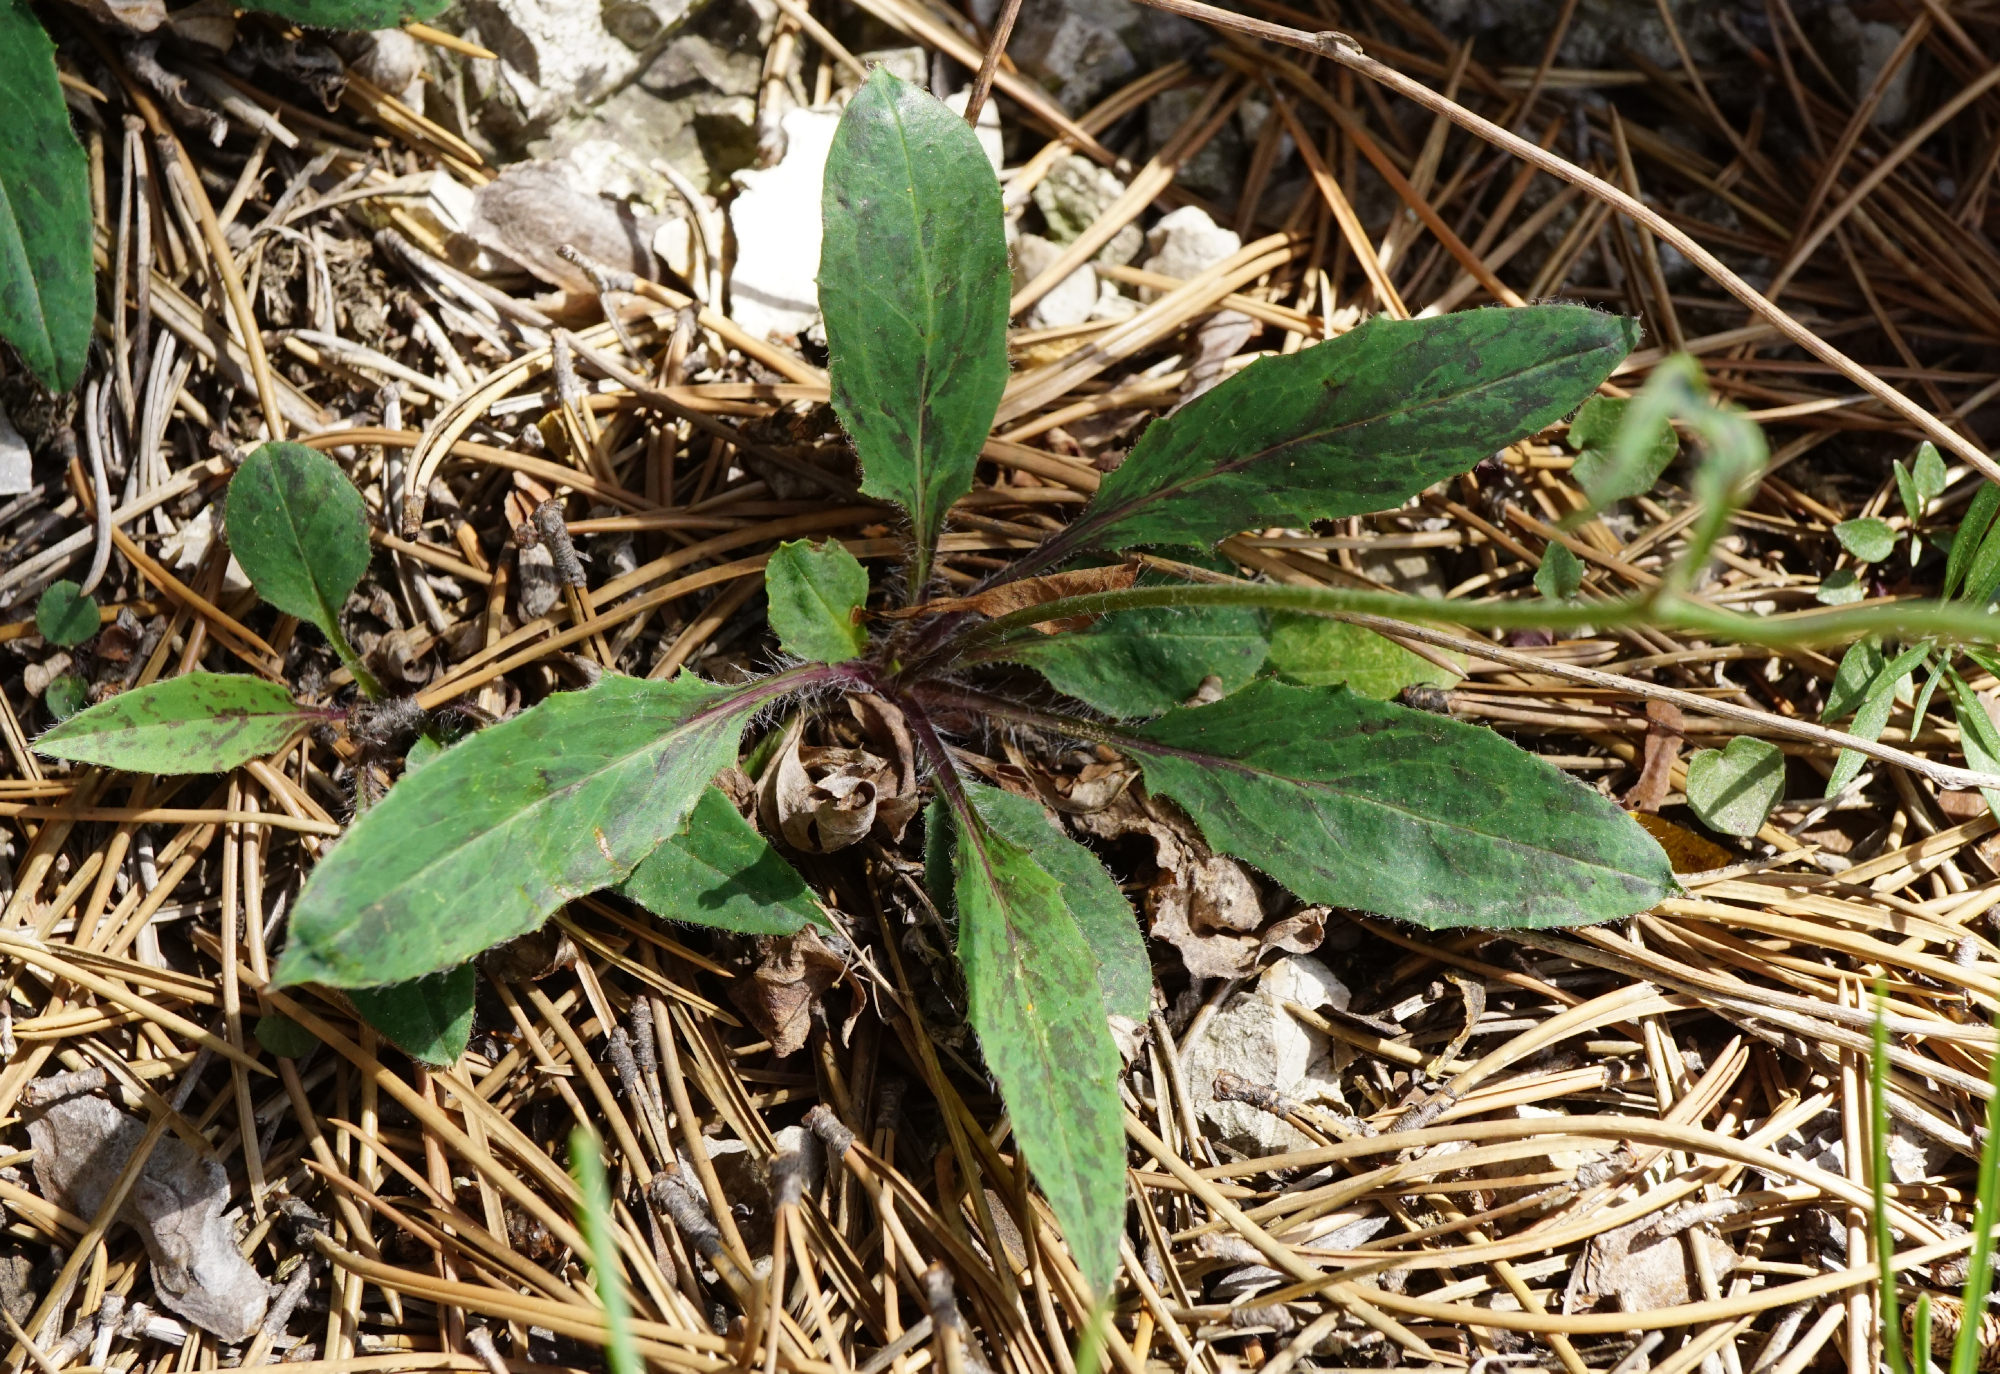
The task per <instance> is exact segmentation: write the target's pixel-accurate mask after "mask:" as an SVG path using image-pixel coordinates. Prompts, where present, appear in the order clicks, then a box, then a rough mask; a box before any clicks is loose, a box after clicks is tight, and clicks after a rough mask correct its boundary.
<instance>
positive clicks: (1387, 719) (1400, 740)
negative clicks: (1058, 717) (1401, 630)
mask: <svg viewBox="0 0 2000 1374" xmlns="http://www.w3.org/2000/svg"><path fill="white" fill-rule="evenodd" d="M1113 742H1114V743H1115V744H1116V745H1117V747H1119V748H1121V749H1123V750H1124V751H1125V752H1126V753H1128V754H1130V755H1131V756H1132V757H1133V758H1135V759H1137V760H1138V762H1139V766H1140V767H1141V768H1142V769H1143V770H1144V771H1145V775H1146V785H1147V786H1148V787H1149V788H1151V789H1152V790H1153V791H1155V792H1163V793H1165V794H1167V795H1168V796H1171V797H1172V798H1173V799H1174V800H1175V801H1177V802H1179V803H1180V804H1181V806H1182V807H1184V808H1185V809H1186V810H1187V812H1188V813H1189V814H1190V815H1191V816H1193V817H1194V819H1195V821H1196V823H1197V824H1199V825H1200V826H1201V830H1202V835H1203V837H1204V838H1206V839H1207V841H1208V843H1209V845H1210V847H1211V848H1214V849H1217V850H1220V851H1222V852H1223V853H1226V854H1230V855H1233V856H1234V857H1236V858H1239V859H1242V860H1244V861H1245V862H1247V863H1251V864H1255V865H1256V866H1257V867H1259V868H1261V869H1263V870H1264V871H1265V872H1266V873H1268V874H1270V875H1271V876H1272V877H1273V878H1275V879H1277V880H1278V881H1279V882H1281V883H1283V884H1284V885H1285V886H1286V887H1288V888H1290V889H1291V890H1292V891H1293V892H1295V893H1297V894H1298V896H1299V897H1301V898H1303V899H1304V900H1306V901H1308V902H1322V903H1325V904H1327V905H1330V906H1344V907H1358V908H1360V909H1362V910H1364V911H1376V912H1381V913H1382V914H1383V915H1386V916H1393V917H1396V918H1398V919H1400V920H1406V921H1414V922H1416V923H1417V924H1419V925H1423V926H1428V927H1431V928H1433V929H1436V928H1438V927H1442V926H1488V927H1504V926H1557V925H1578V924H1583V923H1588V922H1593V921H1605V920H1610V919H1612V918H1614V917H1618V916H1627V915H1630V914H1632V913H1633V912H1635V911H1643V910H1645V909H1646V908H1647V907H1649V906H1651V905H1652V904H1653V903H1655V902H1657V901H1659V900H1660V899H1661V898H1662V897H1664V896H1666V895H1668V894H1669V893H1670V892H1672V891H1673V875H1672V873H1671V871H1670V868H1669V865H1668V863H1667V858H1666V855H1665V854H1663V853H1661V851H1660V847H1659V845H1658V844H1656V843H1654V841H1653V840H1652V838H1651V837H1650V836H1648V835H1647V834H1646V833H1645V832H1644V831H1643V830H1641V829H1639V827H1638V826H1636V825H1634V824H1633V822H1632V820H1631V818H1630V817H1628V816H1626V815H1625V814H1624V812H1622V811H1620V810H1619V809H1618V808H1617V807H1616V806H1615V805H1613V804H1612V803H1611V802H1610V801H1609V800H1608V799H1606V798H1605V797H1603V796H1601V795H1600V794H1598V793H1597V792H1594V791H1592V790H1591V789H1589V788H1587V787H1585V786H1583V785H1582V784H1581V783H1579V782H1577V781H1576V780H1575V779H1573V778H1570V777H1569V776H1567V775H1566V774H1563V773H1561V772H1559V771H1557V770H1556V769H1554V768H1552V767H1550V766H1549V765H1548V764H1546V763H1543V762H1542V761H1541V760H1540V759H1537V758H1536V757H1535V756H1534V755H1532V754H1529V753H1527V752H1525V751H1523V750H1521V749H1518V748H1516V747H1515V746H1514V745H1512V744H1509V743H1508V742H1507V741H1506V740H1504V739H1502V738H1500V737H1499V736H1498V735H1496V734H1494V733H1493V732H1492V731H1490V730H1484V729H1479V728H1477V727H1475V726H1471V725H1466V724H1463V723H1461V722H1459V721H1455V720H1451V719H1448V718H1446V717H1444V716H1438V715H1433V714H1431V713H1429V712H1424V711H1412V710H1406V709H1404V708H1403V707H1400V706H1393V705H1390V704H1388V703H1386V702H1376V701H1370V700H1368V699H1367V698H1365V697H1360V696H1356V695H1355V694H1353V693H1352V692H1348V691H1346V690H1343V689H1341V688H1332V689H1325V688H1303V687H1294V686H1291V685H1289V684H1286V683H1281V682H1277V681H1273V680H1271V679H1264V680H1261V681H1258V682H1255V683H1252V684H1251V685H1250V686H1248V687H1246V688H1244V689H1243V690H1242V691H1240V692H1238V693H1237V694H1236V695H1235V696H1233V697H1230V698H1228V699H1227V700H1225V701H1222V702H1218V703H1216V704H1214V705H1212V706H1199V707H1193V708H1189V709H1183V710H1179V711H1172V712H1169V713H1168V714H1167V715H1165V716H1163V717H1161V718H1160V719H1159V720H1157V721H1155V722H1153V723H1151V724H1149V725H1146V726H1143V727H1141V728H1139V729H1137V730H1134V731H1129V732H1121V733H1120V734H1118V735H1117V736H1116V737H1115V738H1114V740H1113Z"/></svg>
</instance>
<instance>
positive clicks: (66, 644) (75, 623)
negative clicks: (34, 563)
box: [35, 579, 102, 649]
mask: <svg viewBox="0 0 2000 1374" xmlns="http://www.w3.org/2000/svg"><path fill="white" fill-rule="evenodd" d="M100 623H102V617H100V616H99V615H98V614H97V598H96V597H93V596H91V595H90V594H89V593H87V592H85V591H84V590H83V588H81V587H79V586H77V585H76V583H74V582H71V581H69V580H67V579H65V580H63V581H61V582H51V583H50V584H49V585H48V587H47V589H46V590H44V591H43V592H42V595H41V597H40V599H38V600H37V601H36V602H35V629H36V630H37V631H38V632H39V633H40V634H41V636H42V638H43V639H45V640H47V641H48V642H49V643H51V644H55V645H60V646H61V647H62V648H65V649H69V648H74V647H75V646H76V645H78V644H81V643H83V642H84V641H85V640H86V639H89V638H90V637H91V636H92V635H94V634H96V633H97V627H98V625H99V624H100Z"/></svg>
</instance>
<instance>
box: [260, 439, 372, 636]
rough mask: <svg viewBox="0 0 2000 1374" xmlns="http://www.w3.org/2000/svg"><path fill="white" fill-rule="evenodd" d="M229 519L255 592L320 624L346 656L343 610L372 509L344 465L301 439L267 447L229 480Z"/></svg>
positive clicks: (364, 552)
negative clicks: (349, 479)
mask: <svg viewBox="0 0 2000 1374" xmlns="http://www.w3.org/2000/svg"><path fill="white" fill-rule="evenodd" d="M225 523H226V525H227V527H228V531H229V549H230V552H231V553H233V554H235V555H236V561H237V562H238V563H239V564H241V565H242V567H243V572H244V575H245V576H247V577H248V578H249V579H250V581H251V583H252V584H253V585H255V587H256V588H257V595H259V596H261V597H263V598H264V599H265V600H266V601H268V602H270V603H271V604H272V605H273V606H276V607H277V608H278V609H279V610H281V611H283V612H284V613H285V614H287V615H295V616H297V617H298V618H299V619H301V620H304V621H308V622H310V623H311V624H314V625H317V626H318V627H319V629H320V632H321V633H322V634H324V635H325V636H326V637H327V640H328V642H329V643H331V644H332V645H333V646H334V647H335V648H336V649H337V650H339V651H340V653H341V657H342V658H343V659H345V658H347V657H348V655H349V651H348V648H347V640H346V639H345V637H344V636H342V634H341V633H340V609H341V607H342V606H344V605H346V604H347V596H348V593H349V592H352V591H353V590H354V586H355V584H356V583H357V582H359V581H360V580H361V575H362V574H363V573H365V572H367V571H368V558H369V552H370V550H369V546H368V510H367V507H366V506H364V505H363V504H362V501H361V493H360V492H358V491H356V490H355V489H354V483H352V482H350V481H348V480H347V474H346V473H344V472H342V471H341V470H340V467H339V465H338V464H336V463H335V462H334V461H333V460H332V459H331V458H328V457H327V456H326V455H325V454H323V453H320V452H318V451H317V450H315V449H310V448H307V447H306V446H305V445H304V444H293V443H274V444H265V445H264V446H263V447H262V448H260V449H258V450H257V451H256V452H255V453H253V454H251V455H250V456H249V457H248V458H246V459H244V461H243V466H242V467H240V468H238V469H237V470H236V475H235V476H234V477H232V478H230V479H229V508H228V515H227V516H226V518H225ZM350 666H353V665H352V664H350Z"/></svg>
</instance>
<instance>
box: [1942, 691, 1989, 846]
mask: <svg viewBox="0 0 2000 1374" xmlns="http://www.w3.org/2000/svg"><path fill="white" fill-rule="evenodd" d="M1945 682H1946V686H1947V690H1948V691H1950V693H1951V704H1952V711H1953V715H1954V716H1955V717H1956V718H1957V720H1958V743H1959V747H1960V748H1961V749H1963V750H1964V751H1965V766H1966V767H1967V768H1970V769H1973V770H1975V771H1976V772H1980V773H2000V728H1995V726H1994V724H1993V717H1992V716H1990V715H1988V714H1987V713H1986V704H1985V703H1984V702H1982V701H1980V699H1979V696H1978V694H1977V693H1975V692H1974V691H1973V690H1972V688H1971V687H1969V686H1967V685H1966V682H1965V679H1963V678H1961V677H1960V676H1959V675H1958V674H1957V673H1955V672H1951V671H1950V670H1947V671H1946V674H1945ZM1979 795H1980V796H1982V797H1984V798H1986V809H1987V811H1989V812H1990V813H1992V815H1993V818H1994V819H1995V820H2000V787H1982V788H1980V789H1979Z"/></svg>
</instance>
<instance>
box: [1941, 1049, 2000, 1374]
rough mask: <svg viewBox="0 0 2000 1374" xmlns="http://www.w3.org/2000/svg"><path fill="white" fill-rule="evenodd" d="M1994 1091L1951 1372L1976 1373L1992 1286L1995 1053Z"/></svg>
mask: <svg viewBox="0 0 2000 1374" xmlns="http://www.w3.org/2000/svg"><path fill="white" fill-rule="evenodd" d="M1991 1082H1992V1084H1993V1092H1992V1095H1991V1096H1989V1097H1988V1098H1987V1099H1986V1139H1985V1140H1984V1141H1982V1142H1981V1143H1980V1147H1979V1201H1978V1203H1977V1204H1976V1205H1975V1207H1974V1209H1973V1213H1972V1254H1971V1256H1970V1257H1969V1259H1968V1260H1967V1269H1966V1274H1965V1294H1964V1296H1965V1306H1964V1308H1963V1310H1962V1315H1961V1317H1960V1321H1959V1327H1958V1341H1957V1343H1956V1344H1955V1345H1953V1347H1952V1351H1951V1374H1977V1371H1978V1369H1979V1358H1980V1355H1981V1353H1982V1352H1981V1351H1980V1348H1979V1333H1980V1328H1981V1327H1982V1326H1983V1325H1984V1323H1983V1322H1982V1321H1981V1320H1980V1318H1981V1316H1983V1315H1984V1314H1985V1311H1986V1295H1987V1293H1988V1292H1990V1291H1991V1290H1992V1287H1993V1222H1994V1215H1993V1213H1994V1207H1995V1205H1996V1204H2000V1054H1996V1055H1994V1056H1993V1069H1992V1079H1991Z"/></svg>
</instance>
